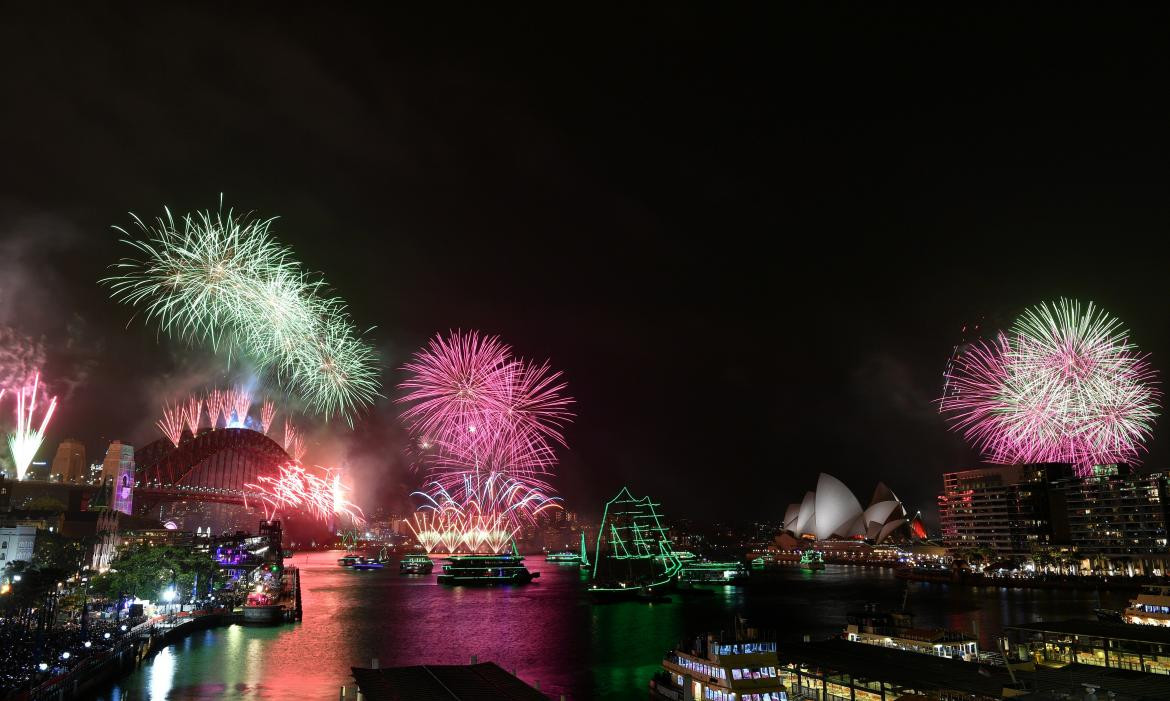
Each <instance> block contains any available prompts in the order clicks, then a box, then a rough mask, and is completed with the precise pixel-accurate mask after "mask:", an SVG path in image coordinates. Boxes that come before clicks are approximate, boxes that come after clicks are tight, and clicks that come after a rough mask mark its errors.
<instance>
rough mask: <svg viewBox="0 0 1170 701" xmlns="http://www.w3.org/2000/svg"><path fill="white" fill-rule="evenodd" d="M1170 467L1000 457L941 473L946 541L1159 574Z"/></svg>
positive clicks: (1075, 568) (1071, 567)
mask: <svg viewBox="0 0 1170 701" xmlns="http://www.w3.org/2000/svg"><path fill="white" fill-rule="evenodd" d="M1166 499H1167V474H1166V473H1164V472H1145V473H1143V472H1139V471H1137V470H1135V469H1134V468H1133V467H1132V466H1129V465H1124V464H1119V465H1101V466H1097V467H1094V468H1093V470H1092V471H1091V473H1090V474H1088V475H1086V476H1078V475H1077V474H1076V473H1075V471H1074V470H1073V469H1072V467H1071V466H1070V465H1063V464H1043V465H1000V466H996V467H984V468H978V469H974V470H964V471H961V472H951V473H948V474H946V475H944V476H943V493H942V494H941V495H940V496H939V498H938V505H939V521H940V524H941V526H942V537H943V544H944V545H945V546H946V547H947V549H948V550H950V551H951V552H952V553H954V554H956V555H962V554H963V553H965V552H972V551H987V552H988V553H989V554H990V555H992V556H994V557H998V558H1000V559H1011V560H1019V561H1022V560H1033V561H1035V562H1037V563H1038V564H1042V566H1044V567H1046V568H1053V569H1057V570H1062V571H1068V572H1071V573H1077V572H1085V573H1100V574H1146V575H1162V574H1165V573H1166V572H1167V568H1168V566H1170V547H1168V545H1167V537H1168V534H1167V531H1168V521H1170V519H1168V514H1167V501H1166Z"/></svg>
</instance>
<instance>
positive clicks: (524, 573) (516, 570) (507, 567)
mask: <svg viewBox="0 0 1170 701" xmlns="http://www.w3.org/2000/svg"><path fill="white" fill-rule="evenodd" d="M512 552H513V554H511V555H452V556H451V557H449V558H448V559H447V564H445V565H443V573H442V574H440V575H439V576H438V580H439V584H453V585H463V586H473V587H474V586H479V587H492V586H498V585H501V584H527V583H529V582H531V581H532V580H533V579H536V578H537V577H539V576H540V573H539V572H529V571H528V568H527V567H525V566H524V558H523V557H522V556H521V555H519V554H516V551H515V548H513V551H512Z"/></svg>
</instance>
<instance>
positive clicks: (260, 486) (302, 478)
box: [244, 463, 366, 526]
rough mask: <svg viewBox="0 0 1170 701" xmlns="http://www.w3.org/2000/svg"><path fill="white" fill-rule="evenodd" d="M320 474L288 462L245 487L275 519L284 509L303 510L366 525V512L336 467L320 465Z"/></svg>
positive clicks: (324, 516)
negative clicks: (355, 499) (321, 473)
mask: <svg viewBox="0 0 1170 701" xmlns="http://www.w3.org/2000/svg"><path fill="white" fill-rule="evenodd" d="M318 469H321V470H323V471H324V476H323V477H321V476H318V475H315V474H313V473H311V472H310V471H308V470H307V469H305V468H304V467H302V466H301V465H299V464H294V463H288V464H286V465H281V466H279V467H278V468H277V474H276V476H274V477H270V476H261V477H259V478H257V481H256V482H255V483H247V484H245V485H244V487H245V488H246V489H248V490H250V491H251V492H252V493H253V495H254V497H255V498H257V499H259V500H260V501H261V502H262V503H263V504H264V511H265V517H266V518H268V519H272V518H273V517H275V515H276V514H277V513H279V512H280V511H302V512H306V513H309V514H312V515H313V516H314V517H316V518H318V519H320V520H322V521H332V520H334V519H337V518H344V519H348V520H349V521H350V523H352V524H353V525H355V526H357V525H361V524H364V523H365V521H366V519H365V514H364V513H363V512H362V510H361V508H360V507H358V506H357V505H356V504H354V503H353V502H352V501H350V494H351V492H352V490H351V489H350V488H349V487H348V486H346V485H345V483H344V482H343V481H342V479H341V473H340V472H339V471H337V470H335V469H333V468H318Z"/></svg>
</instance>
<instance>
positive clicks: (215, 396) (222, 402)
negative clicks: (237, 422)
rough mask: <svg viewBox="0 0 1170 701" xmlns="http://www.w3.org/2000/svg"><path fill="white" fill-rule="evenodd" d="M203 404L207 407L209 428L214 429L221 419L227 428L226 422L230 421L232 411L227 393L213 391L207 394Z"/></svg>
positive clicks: (217, 390)
mask: <svg viewBox="0 0 1170 701" xmlns="http://www.w3.org/2000/svg"><path fill="white" fill-rule="evenodd" d="M205 403H206V405H207V417H208V418H209V419H210V420H211V427H212V428H213V429H214V428H215V427H216V426H217V425H218V424H219V421H220V419H221V418H222V419H223V422H224V426H227V424H228V421H229V420H230V419H231V410H232V409H231V407H232V403H231V398H230V397H229V396H228V394H227V392H224V391H222V390H219V389H213V390H211V391H210V392H208V393H207V399H206V400H205Z"/></svg>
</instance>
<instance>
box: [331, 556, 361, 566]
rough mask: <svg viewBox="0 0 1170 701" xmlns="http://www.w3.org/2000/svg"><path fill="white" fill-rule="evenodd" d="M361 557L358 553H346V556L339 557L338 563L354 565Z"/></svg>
mask: <svg viewBox="0 0 1170 701" xmlns="http://www.w3.org/2000/svg"><path fill="white" fill-rule="evenodd" d="M360 559H361V558H360V557H357V556H356V555H346V556H345V557H340V558H338V559H337V564H338V565H340V566H341V567H353V566H354V563H356V562H357V561H358V560H360Z"/></svg>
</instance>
